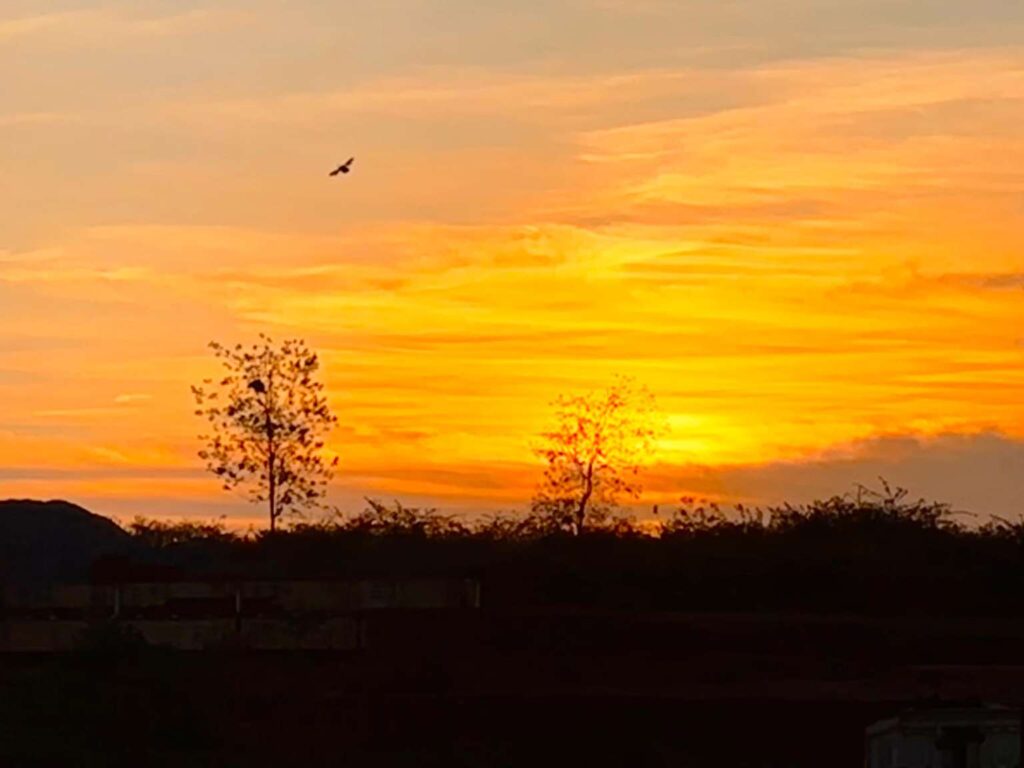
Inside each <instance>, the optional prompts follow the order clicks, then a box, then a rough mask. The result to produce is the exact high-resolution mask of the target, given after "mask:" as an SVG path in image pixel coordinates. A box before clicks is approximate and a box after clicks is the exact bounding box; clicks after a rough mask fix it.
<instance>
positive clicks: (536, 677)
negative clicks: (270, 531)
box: [0, 611, 1024, 768]
mask: <svg viewBox="0 0 1024 768" xmlns="http://www.w3.org/2000/svg"><path fill="white" fill-rule="evenodd" d="M369 630H370V643H371V646H372V647H371V648H370V649H369V650H365V651H360V652H353V653H349V654H332V655H327V654H325V655H319V654H301V653H291V654H288V653H286V654H254V653H249V654H228V653H220V654H218V653H193V654H188V653H175V652H169V651H161V650H157V649H147V650H143V651H136V652H130V653H129V652H126V653H121V654H110V653H107V654H103V653H98V652H93V653H79V654H74V655H65V656H49V657H43V656H7V657H4V658H3V660H2V664H0V765H4V766H7V765H10V766H33V765H60V766H67V765H73V766H115V765H126V766H127V765H131V766H146V765H153V766H270V765H275V766H276V765H302V766H319V765H325V766H327V765H332V766H333V765H357V766H362V765H366V766H377V765H380V766H433V765H437V766H480V767H484V766H487V767H489V766H529V767H530V768H535V767H537V766H548V765H552V766H554V765H557V766H565V765H567V764H573V765H574V764H581V763H582V764H590V765H616V766H621V765H629V766H670V765H671V766H712V765H714V766H719V767H724V768H730V767H735V768H739V767H740V766H758V767H759V768H760V767H762V766H780V767H781V766H786V767H787V768H803V766H807V768H811V766H821V765H829V766H834V767H835V768H844V766H849V768H854V766H860V765H862V764H863V762H862V761H863V757H862V754H863V733H864V727H865V726H866V725H867V724H868V723H870V722H872V721H873V720H876V719H878V718H881V717H885V716H889V715H892V714H895V713H896V712H898V711H899V710H900V709H901V708H903V707H905V706H907V705H909V704H912V703H920V702H926V701H928V700H930V699H931V700H933V701H939V700H943V699H944V700H970V699H977V700H985V701H996V702H999V703H1004V704H1018V703H1019V701H1018V698H1019V697H1020V692H1021V691H1024V662H1021V666H1015V664H1017V663H1018V662H1019V659H1018V656H1019V650H1018V649H1019V648H1021V647H1024V645H1022V644H1021V642H1020V641H1021V639H1022V638H1024V621H1017V620H1005V619H994V620H984V621H983V620H975V621H974V622H971V623H964V622H955V621H944V620H941V619H932V620H929V621H927V622H926V621H923V620H910V619H877V618H874V619H866V618H856V617H839V616H833V617H823V616H817V617H797V616H780V615H776V616H763V615H762V616H750V615H747V616H728V615H710V614H705V615H678V614H677V615H667V614H658V615H655V614H621V613H620V614H608V613H579V612H577V613H569V612H564V611H563V612H543V613H538V612H528V613H526V612H518V613H510V612H489V611H471V612H463V613H457V614H453V613H437V612H419V613H408V614H401V613H393V614H386V613H381V614H377V615H376V617H375V618H371V619H370V625H369Z"/></svg>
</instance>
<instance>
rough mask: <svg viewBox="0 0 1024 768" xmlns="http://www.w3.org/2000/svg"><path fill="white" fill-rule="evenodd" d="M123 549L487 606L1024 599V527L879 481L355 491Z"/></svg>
mask: <svg viewBox="0 0 1024 768" xmlns="http://www.w3.org/2000/svg"><path fill="white" fill-rule="evenodd" d="M127 530H128V533H129V534H130V536H131V539H132V541H134V542H135V543H136V544H137V547H136V549H135V550H134V552H135V555H134V556H135V557H136V558H137V559H138V560H139V561H142V562H146V563H149V564H151V565H153V566H161V567H171V568H177V569H179V570H181V571H182V572H186V573H194V574H210V573H234V574H239V575H240V576H243V577H250V576H251V577H259V578H328V579H330V578H349V577H361V576H372V577H377V576H384V577H387V576H392V575H394V576H400V575H408V574H418V575H425V574H438V575H456V576H464V577H470V576H472V577H477V578H480V579H481V582H482V584H483V588H484V594H485V595H486V604H487V605H506V606H513V605H521V606H528V605H532V606H543V605H547V606H567V605H576V606H590V607H593V608H602V609H623V608H625V609H630V610H681V611H705V610H714V611H723V610H728V611H755V612H761V611H793V610H797V611H813V612H821V613H836V612H853V613H866V614H876V613H880V614H895V613H907V612H923V613H943V614H945V613H958V614H972V613H985V612H989V613H993V612H994V613H1008V612H1013V611H1016V610H1019V609H1020V608H1022V607H1024V525H1022V524H1015V523H1011V522H1009V521H1005V520H999V519H993V520H990V521H987V522H984V523H983V524H981V525H978V524H975V522H974V521H972V519H971V518H970V517H967V516H965V515H963V514H959V513H957V512H956V511H955V510H953V509H952V508H950V507H949V505H947V504H943V503H940V502H933V501H927V500H924V499H912V498H911V497H910V496H909V495H908V493H907V492H906V491H905V490H904V489H901V488H893V487H890V486H889V485H888V484H887V483H885V482H884V481H883V482H882V484H881V487H880V488H879V489H878V490H871V489H867V488H859V489H857V490H856V491H855V492H853V493H849V494H845V495H838V496H834V497H831V498H828V499H824V500H820V501H815V502H812V503H810V504H805V505H794V504H782V505H778V506H772V507H765V508H745V507H737V508H732V509H722V508H719V507H718V506H716V505H714V504H710V503H701V502H699V501H697V500H693V499H684V500H683V501H682V503H681V504H680V505H679V506H678V507H677V508H676V509H673V510H671V511H670V512H668V513H667V514H666V513H664V512H660V511H659V513H658V515H657V524H656V526H655V527H653V528H652V527H651V526H650V525H640V524H638V523H637V522H635V521H632V520H630V519H629V518H626V517H618V518H614V519H606V520H605V521H604V522H603V523H602V524H600V525H599V524H598V523H597V522H592V523H591V524H590V525H589V526H587V527H585V528H584V529H583V531H582V532H580V533H578V534H577V533H576V532H574V531H571V530H567V529H566V528H565V527H563V526H561V525H559V524H558V521H557V520H553V519H552V518H551V517H550V516H549V515H547V514H543V513H541V514H537V513H528V514H526V515H520V516H516V515H512V514H505V515H494V516H491V517H486V518H481V519H476V520H469V519H464V518H459V517H456V516H454V515H446V514H443V513H442V512H439V511H438V510H436V509H421V508H416V507H409V506H405V505H403V504H402V503H401V502H398V501H395V502H393V503H391V504H386V503H383V502H381V501H379V500H374V499H367V505H366V507H365V509H364V510H362V511H361V512H360V513H358V514H355V515H351V516H347V517H346V516H342V515H339V514H335V515H333V516H331V517H328V518H325V519H323V520H320V521H317V522H297V523H294V524H292V525H290V526H288V527H286V528H283V529H280V530H278V531H277V532H276V533H275V535H273V536H271V535H269V533H268V532H266V531H249V532H246V533H239V532H233V531H229V530H226V529H225V528H224V527H223V525H221V524H217V523H214V524H209V525H196V524H194V523H187V524H183V523H168V522H159V523H158V522H153V521H144V520H136V521H134V522H133V523H132V524H130V525H129V526H128V528H127Z"/></svg>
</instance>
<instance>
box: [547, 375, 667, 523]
mask: <svg viewBox="0 0 1024 768" xmlns="http://www.w3.org/2000/svg"><path fill="white" fill-rule="evenodd" d="M554 406H555V420H556V426H555V428H554V429H553V430H551V431H550V432H545V433H543V435H542V444H541V446H540V447H538V448H537V449H536V451H535V452H536V453H537V455H538V456H540V457H541V458H543V459H544V461H545V463H546V466H545V469H544V477H543V480H542V481H541V482H540V484H539V485H538V487H537V492H536V494H535V495H534V498H533V503H532V510H533V514H534V515H536V516H539V517H540V518H541V519H542V520H543V521H544V522H546V523H547V524H548V525H550V526H552V527H556V528H559V529H562V530H567V531H569V532H570V533H572V534H573V535H576V536H578V535H580V534H581V533H583V532H584V530H585V529H586V528H588V527H594V526H597V525H600V524H602V523H604V522H606V521H607V519H608V516H609V514H610V513H611V512H613V511H614V510H615V509H616V508H617V507H618V504H619V500H620V499H621V498H622V497H631V498H636V497H638V496H639V495H640V491H641V486H640V483H639V477H638V475H639V472H640V469H641V467H642V465H643V464H644V463H645V461H646V460H647V459H648V458H649V456H650V453H651V451H652V449H653V447H654V441H655V439H656V438H657V435H658V433H659V431H660V427H659V420H658V417H657V410H656V404H655V400H654V396H653V395H652V394H651V393H650V392H649V391H648V390H647V389H646V388H644V387H638V386H636V385H635V384H634V383H633V382H632V381H630V380H629V379H621V380H619V381H617V382H615V383H614V384H613V385H612V386H610V387H609V388H608V389H606V390H604V391H600V392H593V393H589V394H583V395H572V396H562V397H559V398H558V399H557V400H556V401H555V403H554Z"/></svg>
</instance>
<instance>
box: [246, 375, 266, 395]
mask: <svg viewBox="0 0 1024 768" xmlns="http://www.w3.org/2000/svg"><path fill="white" fill-rule="evenodd" d="M249 389H251V390H252V391H253V392H256V393H257V394H263V393H264V392H266V391H267V388H266V387H265V386H264V385H263V382H262V381H260V380H259V379H256V380H254V381H250V382H249Z"/></svg>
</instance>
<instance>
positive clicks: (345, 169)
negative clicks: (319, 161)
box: [328, 157, 355, 176]
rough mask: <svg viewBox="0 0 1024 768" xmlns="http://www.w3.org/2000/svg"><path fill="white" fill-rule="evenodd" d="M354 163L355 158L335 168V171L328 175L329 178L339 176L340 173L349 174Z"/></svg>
mask: <svg viewBox="0 0 1024 768" xmlns="http://www.w3.org/2000/svg"><path fill="white" fill-rule="evenodd" d="M353 162H355V158H354V157H350V158H349V159H348V160H346V161H345V162H344V163H342V164H341V165H339V166H338V167H337V168H335V169H334V170H333V171H331V172H330V173H329V174H328V176H337V175H338V174H339V173H348V172H349V171H351V170H352V163H353Z"/></svg>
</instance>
